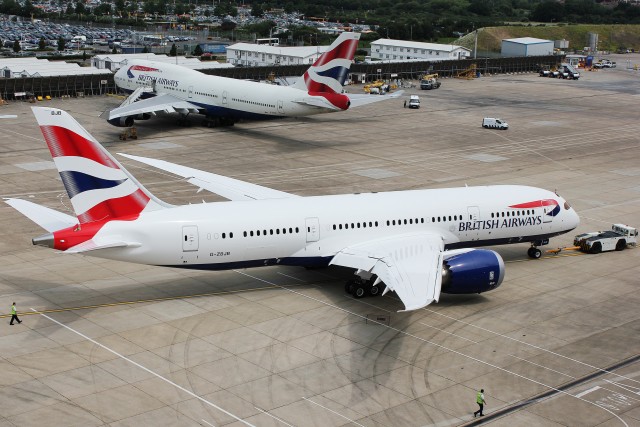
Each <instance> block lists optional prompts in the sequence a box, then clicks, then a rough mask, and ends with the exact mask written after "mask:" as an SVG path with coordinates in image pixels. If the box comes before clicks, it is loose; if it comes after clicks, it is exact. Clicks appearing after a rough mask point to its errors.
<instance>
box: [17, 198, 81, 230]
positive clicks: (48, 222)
mask: <svg viewBox="0 0 640 427" xmlns="http://www.w3.org/2000/svg"><path fill="white" fill-rule="evenodd" d="M5 203H6V204H8V205H9V206H11V207H12V208H14V209H15V210H17V211H18V212H20V213H21V214H22V215H24V216H26V217H27V218H29V219H30V220H31V221H33V222H35V223H36V224H38V225H39V226H40V227H42V228H44V229H45V230H47V231H48V232H50V233H53V232H54V231H57V230H62V229H63V228H67V227H72V226H74V225H76V224H77V223H78V219H77V218H76V217H74V216H71V215H67V214H64V213H62V212H58V211H56V210H54V209H50V208H47V207H44V206H40V205H37V204H35V203H33V202H28V201H26V200H22V199H5Z"/></svg>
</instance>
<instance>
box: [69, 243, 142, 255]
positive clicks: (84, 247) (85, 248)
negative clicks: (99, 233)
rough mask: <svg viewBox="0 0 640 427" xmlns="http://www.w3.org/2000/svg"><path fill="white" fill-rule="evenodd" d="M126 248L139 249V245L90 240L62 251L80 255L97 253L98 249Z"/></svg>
mask: <svg viewBox="0 0 640 427" xmlns="http://www.w3.org/2000/svg"><path fill="white" fill-rule="evenodd" d="M127 247H129V248H137V247H140V243H135V242H117V241H105V240H99V241H96V240H94V239H91V240H87V241H85V242H82V243H80V244H79V245H75V246H73V247H71V248H69V249H67V250H66V251H64V253H65V254H81V253H83V252H89V251H97V250H100V249H111V248H127Z"/></svg>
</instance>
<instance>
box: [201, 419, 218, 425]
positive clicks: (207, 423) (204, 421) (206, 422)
mask: <svg viewBox="0 0 640 427" xmlns="http://www.w3.org/2000/svg"><path fill="white" fill-rule="evenodd" d="M202 422H203V423H205V424H206V425H208V426H211V427H216V426H215V425H213V424H211V423H210V422H208V421H207V420H202Z"/></svg>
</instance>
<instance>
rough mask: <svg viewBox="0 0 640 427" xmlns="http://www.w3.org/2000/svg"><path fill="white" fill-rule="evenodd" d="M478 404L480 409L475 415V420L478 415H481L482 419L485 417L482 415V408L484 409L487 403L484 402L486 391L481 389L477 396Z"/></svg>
mask: <svg viewBox="0 0 640 427" xmlns="http://www.w3.org/2000/svg"><path fill="white" fill-rule="evenodd" d="M476 403H477V404H478V406H480V409H478V410H477V411H476V412H474V413H473V418H475V417H476V416H477V415H478V414H480V416H481V417H484V414H483V413H482V408H484V404H485V403H486V401H485V400H484V389H481V390H480V391H479V392H478V394H476Z"/></svg>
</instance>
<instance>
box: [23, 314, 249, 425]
mask: <svg viewBox="0 0 640 427" xmlns="http://www.w3.org/2000/svg"><path fill="white" fill-rule="evenodd" d="M31 311H33V312H35V313H37V314H40V316H42V317H44V318H46V319H49V320H51V321H52V322H53V323H56V324H58V325H60V326H62V327H63V328H65V329H68V330H70V331H71V332H73V333H74V334H77V335H80V336H81V337H82V338H84V339H86V340H87V341H91V342H92V343H94V344H95V345H97V346H98V347H101V348H103V349H105V350H107V351H108V352H110V353H113V354H115V355H116V356H118V357H119V358H121V359H123V360H126V361H127V362H129V363H131V364H132V365H135V366H137V367H138V368H140V369H142V370H143V371H147V372H149V373H150V374H151V375H154V376H155V377H157V378H160V379H161V380H162V381H164V382H166V383H168V384H171V385H172V386H174V387H176V388H177V389H179V390H182V391H184V392H185V393H187V394H188V395H189V396H192V397H195V398H196V399H198V400H199V401H201V402H203V403H206V404H207V405H209V406H211V407H213V408H216V409H217V410H219V411H221V412H224V413H225V414H227V415H229V416H230V417H233V418H234V419H235V420H237V421H240V422H241V423H243V424H245V425H248V426H251V427H256V426H254V425H253V424H250V423H248V422H246V421H245V420H243V419H241V418H238V417H236V416H235V415H233V414H232V413H231V412H229V411H225V410H224V409H222V408H221V407H219V406H218V405H216V404H215V403H212V402H209V401H208V400H207V399H204V398H203V397H200V396H198V395H197V394H195V393H194V392H192V391H189V390H187V389H186V388H184V387H182V386H181V385H178V384H176V383H174V382H173V381H171V380H170V379H167V378H165V377H163V376H162V375H160V374H157V373H155V372H153V371H152V370H151V369H149V368H147V367H145V366H142V365H141V364H139V363H138V362H134V361H133V360H131V359H129V358H128V357H126V356H123V355H122V354H120V353H118V352H117V351H115V350H112V349H110V348H109V347H107V346H105V345H102V344H100V343H99V342H98V341H96V340H94V339H92V338H89V337H88V336H86V335H85V334H83V333H82V332H78V331H76V330H75V329H73V328H71V327H69V326H67V325H65V324H63V323H60V322H58V321H57V320H56V319H54V318H52V317H49V316H47V315H46V314H44V313H40V312H39V311H38V310H36V309H34V308H33V307H31ZM203 421H204V420H203ZM207 424H208V423H207Z"/></svg>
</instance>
